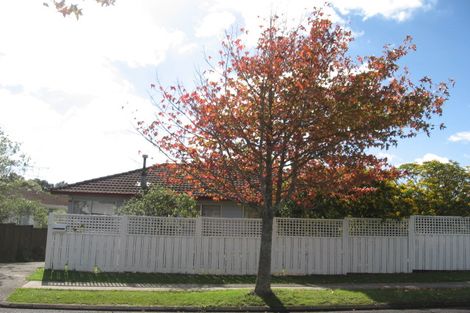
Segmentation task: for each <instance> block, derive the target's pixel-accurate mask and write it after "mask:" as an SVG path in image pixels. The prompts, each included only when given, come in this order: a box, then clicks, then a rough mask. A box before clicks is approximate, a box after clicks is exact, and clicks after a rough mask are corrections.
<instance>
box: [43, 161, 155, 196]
mask: <svg viewBox="0 0 470 313" xmlns="http://www.w3.org/2000/svg"><path fill="white" fill-rule="evenodd" d="M155 165H156V164H155ZM152 166H154V165H152ZM148 168H151V166H149V167H148ZM141 170H142V168H138V169H135V170H131V171H127V172H121V173H116V174H111V175H105V176H100V177H95V178H92V179H87V180H82V181H79V182H75V183H72V184H67V185H65V186H61V187H58V188H52V189H51V192H53V191H60V190H61V189H66V188H70V187H75V186H77V185H80V184H85V183H92V182H94V181H97V180H100V179H107V178H113V177H116V176H119V175H125V174H130V173H133V172H137V171H141Z"/></svg>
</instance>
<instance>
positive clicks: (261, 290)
mask: <svg viewBox="0 0 470 313" xmlns="http://www.w3.org/2000/svg"><path fill="white" fill-rule="evenodd" d="M262 217H263V226H262V232H261V247H260V253H259V262H258V276H257V278H256V286H255V294H257V295H259V296H266V295H270V294H272V290H271V248H272V241H273V240H272V239H273V237H272V234H273V218H274V213H273V208H272V207H271V206H270V205H269V204H268V205H265V207H264V210H263V215H262Z"/></svg>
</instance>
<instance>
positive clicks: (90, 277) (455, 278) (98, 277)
mask: <svg viewBox="0 0 470 313" xmlns="http://www.w3.org/2000/svg"><path fill="white" fill-rule="evenodd" d="M39 271H43V272H42V273H40V272H39ZM39 271H38V272H37V273H34V274H33V275H32V277H34V278H30V279H31V280H42V281H43V282H64V283H66V282H71V283H77V282H83V283H85V282H86V283H108V284H136V285H138V284H161V285H164V284H202V285H219V284H254V283H255V281H256V276H253V275H250V276H248V275H246V276H242V275H195V274H164V273H111V272H108V273H104V272H98V273H92V272H78V271H57V270H54V271H52V270H42V269H41V270H39ZM462 281H470V271H453V272H452V271H443V272H415V273H411V274H348V275H307V276H273V277H272V282H273V284H299V285H304V286H315V285H321V284H341V283H350V284H356V283H412V282H415V283H420V282H422V283H426V282H462Z"/></svg>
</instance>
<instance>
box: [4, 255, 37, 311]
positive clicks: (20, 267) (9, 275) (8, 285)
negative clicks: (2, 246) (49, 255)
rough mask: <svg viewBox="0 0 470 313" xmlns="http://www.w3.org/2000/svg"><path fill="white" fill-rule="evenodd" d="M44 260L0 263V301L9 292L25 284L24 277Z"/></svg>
mask: <svg viewBox="0 0 470 313" xmlns="http://www.w3.org/2000/svg"><path fill="white" fill-rule="evenodd" d="M40 266H44V262H27V263H0V302H1V301H4V300H5V299H6V298H7V297H8V295H9V294H10V293H12V292H13V290H15V289H16V288H18V287H21V286H23V285H24V284H25V282H26V280H25V277H26V276H28V275H29V274H31V273H32V272H34V271H35V270H36V269H37V268H38V267H40Z"/></svg>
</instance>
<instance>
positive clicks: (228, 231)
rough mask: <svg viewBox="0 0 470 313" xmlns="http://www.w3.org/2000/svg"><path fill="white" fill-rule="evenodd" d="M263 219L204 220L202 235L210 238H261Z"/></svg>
mask: <svg viewBox="0 0 470 313" xmlns="http://www.w3.org/2000/svg"><path fill="white" fill-rule="evenodd" d="M261 225H262V224H261V219H254V218H245V219H243V218H209V217H204V218H202V229H201V231H202V235H203V236H208V237H261Z"/></svg>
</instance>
